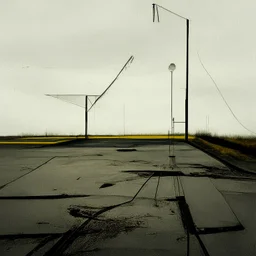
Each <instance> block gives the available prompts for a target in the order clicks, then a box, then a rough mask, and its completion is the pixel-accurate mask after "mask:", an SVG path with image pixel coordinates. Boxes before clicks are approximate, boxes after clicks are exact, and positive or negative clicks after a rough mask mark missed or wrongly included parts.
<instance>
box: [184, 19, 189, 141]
mask: <svg viewBox="0 0 256 256" xmlns="http://www.w3.org/2000/svg"><path fill="white" fill-rule="evenodd" d="M186 24H187V25H186V26H187V42H186V48H187V51H186V100H185V141H188V73H189V19H187V22H186Z"/></svg>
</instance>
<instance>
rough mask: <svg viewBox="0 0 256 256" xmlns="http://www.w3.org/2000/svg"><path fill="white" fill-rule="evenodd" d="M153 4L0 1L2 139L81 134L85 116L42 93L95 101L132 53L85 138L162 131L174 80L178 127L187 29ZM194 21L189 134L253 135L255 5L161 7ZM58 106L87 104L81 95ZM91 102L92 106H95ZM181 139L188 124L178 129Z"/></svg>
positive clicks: (250, 0)
mask: <svg viewBox="0 0 256 256" xmlns="http://www.w3.org/2000/svg"><path fill="white" fill-rule="evenodd" d="M152 3H153V2H152V1H149V0H140V1H137V0H122V1H120V0H109V1H104V0H75V1H70V0H69V1H66V0H36V1H35V0H20V1H18V0H9V1H1V2H0V33H1V40H0V74H1V75H0V120H1V125H0V135H21V134H46V133H47V134H82V133H83V131H84V109H83V108H82V107H78V106H75V105H72V104H69V103H67V102H64V101H61V100H58V99H55V98H52V97H47V96H45V94H101V93H102V91H103V90H104V89H105V88H106V87H107V86H108V85H109V84H110V82H111V81H112V80H113V79H114V77H115V76H116V75H117V73H118V72H119V71H120V69H121V68H122V66H123V65H124V64H125V62H126V61H127V60H128V59H129V57H130V56H131V55H133V56H134V61H133V63H132V64H131V65H130V66H129V68H127V69H126V70H125V71H124V72H123V73H122V74H121V76H120V77H119V79H118V80H117V82H116V83H114V85H113V86H112V87H111V89H110V90H109V91H108V93H107V94H106V95H105V96H104V97H103V98H102V99H101V100H100V101H98V103H97V104H96V105H95V107H94V108H93V109H92V110H91V111H90V114H89V121H90V122H89V132H90V133H91V134H123V133H126V134H128V133H167V131H168V129H169V123H170V91H169V90H170V73H169V71H168V65H169V64H170V63H175V64H176V66H177V69H176V70H175V72H174V117H175V119H176V120H177V121H183V120H184V99H185V90H184V88H185V46H186V45H185V38H186V37H185V35H186V34H185V32H186V30H185V29H186V27H185V21H184V20H182V19H180V18H178V17H176V16H174V15H171V14H170V13H167V12H165V11H163V10H161V9H159V14H160V23H153V22H152ZM156 3H157V4H159V5H162V6H164V7H166V8H168V9H170V10H172V11H173V12H176V13H179V14H180V15H182V16H184V17H187V18H189V19H190V21H191V30H190V76H189V86H190V87H189V114H190V116H189V131H190V132H191V133H194V132H197V131H202V130H206V128H207V126H206V118H207V116H208V117H209V129H210V131H211V132H213V133H218V134H241V135H250V133H249V132H248V131H246V130H245V129H244V128H243V127H242V126H241V125H240V124H239V123H238V122H237V121H236V120H235V118H234V117H233V116H232V114H231V113H230V111H229V109H228V108H227V106H226V105H225V103H224V101H223V100H222V98H221V96H220V95H219V93H218V91H217V89H216V87H215V85H214V84H213V82H212V81H211V79H210V78H209V76H208V75H207V73H206V72H205V70H204V69H203V67H202V65H201V64H200V61H199V58H198V53H199V55H200V57H201V60H202V61H203V64H204V65H205V67H206V68H207V70H208V71H209V72H210V74H211V76H212V77H213V78H214V80H215V81H216V83H217V85H218V87H219V89H220V90H221V91H222V93H223V95H224V97H225V99H226V100H227V102H228V103H229V105H230V107H231V108H232V110H233V112H234V113H235V115H236V116H237V118H238V119H239V120H240V121H241V122H242V123H243V125H245V126H246V127H247V128H248V129H250V130H252V131H254V132H256V122H255V110H256V101H255V95H256V87H255V81H256V72H255V64H256V35H255V29H254V24H255V22H256V17H255V15H254V11H255V8H256V2H255V1H254V0H244V1H231V0H225V1H223V0H222V1H221V0H215V1H209V0H158V1H156ZM64 100H68V101H72V102H73V103H75V104H78V105H81V106H82V105H83V102H84V98H83V97H66V98H64ZM93 100H94V99H93V98H91V101H93ZM175 130H176V131H177V132H184V125H182V124H179V125H178V124H177V125H176V127H175Z"/></svg>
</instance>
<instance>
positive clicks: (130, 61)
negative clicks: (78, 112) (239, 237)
mask: <svg viewBox="0 0 256 256" xmlns="http://www.w3.org/2000/svg"><path fill="white" fill-rule="evenodd" d="M133 60H134V57H133V56H131V57H130V58H129V59H128V61H127V62H126V63H125V64H124V66H123V67H122V69H121V70H120V71H119V73H118V74H117V76H116V77H115V79H114V80H113V81H112V82H111V83H110V85H109V86H108V87H107V88H106V89H105V90H104V91H103V93H102V94H101V95H100V96H99V97H98V98H97V99H96V100H95V102H94V103H93V104H92V106H91V107H90V108H89V110H88V111H90V110H91V108H92V107H93V106H94V105H95V104H96V103H97V102H98V100H99V99H100V98H102V97H103V96H104V94H105V93H106V92H107V91H108V90H109V89H110V87H111V86H112V85H113V84H114V82H115V81H116V80H117V79H118V77H119V76H120V75H121V73H122V72H123V70H124V69H125V68H126V67H127V66H128V64H129V63H130V64H131V63H132V62H133Z"/></svg>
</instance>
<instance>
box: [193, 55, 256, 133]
mask: <svg viewBox="0 0 256 256" xmlns="http://www.w3.org/2000/svg"><path fill="white" fill-rule="evenodd" d="M197 55H198V59H199V61H200V63H201V65H202V67H203V69H204V70H205V72H206V73H207V75H208V76H209V77H210V79H211V80H212V82H213V83H214V85H215V87H216V89H217V90H218V92H219V94H220V96H221V98H222V99H223V101H224V102H225V104H226V106H227V107H228V109H229V111H230V112H231V114H232V115H233V117H234V118H235V119H236V121H237V122H238V123H239V124H240V125H241V126H242V127H243V128H244V129H245V130H247V131H248V132H250V133H252V134H255V135H256V133H255V132H253V131H252V130H250V129H248V128H247V127H246V126H245V125H244V124H243V123H242V122H241V121H240V120H239V119H238V117H237V116H236V115H235V113H234V112H233V110H232V109H231V107H230V106H229V104H228V102H227V101H226V99H225V98H224V96H223V94H222V92H221V90H220V89H219V87H218V85H217V83H216V82H215V81H214V79H213V77H212V76H211V74H210V73H209V72H208V70H207V69H206V67H205V66H204V64H203V62H202V60H201V58H200V55H199V52H197Z"/></svg>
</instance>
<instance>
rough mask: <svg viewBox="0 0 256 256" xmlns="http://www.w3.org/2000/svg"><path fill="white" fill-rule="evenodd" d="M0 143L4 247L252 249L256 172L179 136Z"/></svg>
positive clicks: (19, 251)
mask: <svg viewBox="0 0 256 256" xmlns="http://www.w3.org/2000/svg"><path fill="white" fill-rule="evenodd" d="M172 155H175V160H174V157H169V146H168V142H167V141H166V140H138V139H123V140H122V139H116V140H113V139H112V140H108V139H99V140H87V141H83V140H78V141H73V142H72V143H69V144H67V145H61V144H60V145H57V146H54V147H49V146H45V147H41V146H40V147H39V146H31V147H28V146H8V147H6V146H3V145H2V146H1V147H0V159H1V160H0V170H1V171H0V204H1V211H0V216H1V218H0V222H1V223H0V255H21V256H23V255H24V256H25V255H33V256H35V255H120V254H121V255H133V256H135V255H144V254H145V255H256V237H255V235H254V234H255V230H256V226H255V223H256V203H255V202H256V200H255V199H256V176H254V175H251V176H248V175H246V176H244V177H243V175H242V174H241V175H239V177H238V176H236V175H234V172H233V170H230V169H229V168H228V167H226V166H225V165H224V164H222V163H221V162H219V161H217V160H215V159H214V158H212V157H210V156H209V155H207V154H205V153H203V152H202V151H200V150H198V149H196V148H194V147H192V146H191V145H188V144H186V143H184V142H178V141H176V142H175V144H174V153H172Z"/></svg>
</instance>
